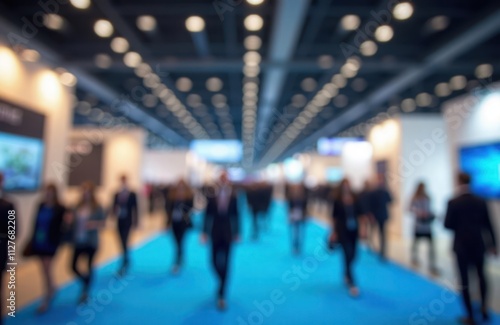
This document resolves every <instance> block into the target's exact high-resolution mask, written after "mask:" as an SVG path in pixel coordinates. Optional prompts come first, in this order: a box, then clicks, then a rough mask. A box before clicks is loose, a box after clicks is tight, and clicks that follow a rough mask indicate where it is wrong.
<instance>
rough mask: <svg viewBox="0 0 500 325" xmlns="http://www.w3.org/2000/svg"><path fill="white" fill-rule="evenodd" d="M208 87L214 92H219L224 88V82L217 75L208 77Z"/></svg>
mask: <svg viewBox="0 0 500 325" xmlns="http://www.w3.org/2000/svg"><path fill="white" fill-rule="evenodd" d="M206 86H207V89H208V90H210V91H212V92H217V91H220V90H221V89H222V86H223V83H222V80H220V79H219V78H216V77H212V78H209V79H207V82H206Z"/></svg>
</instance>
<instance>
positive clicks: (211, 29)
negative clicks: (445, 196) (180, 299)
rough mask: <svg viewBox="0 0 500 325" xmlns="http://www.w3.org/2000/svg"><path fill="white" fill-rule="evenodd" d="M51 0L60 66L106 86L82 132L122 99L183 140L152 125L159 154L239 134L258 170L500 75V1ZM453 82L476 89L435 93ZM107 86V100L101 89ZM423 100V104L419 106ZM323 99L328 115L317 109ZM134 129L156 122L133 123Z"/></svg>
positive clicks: (50, 33) (433, 106) (15, 3)
mask: <svg viewBox="0 0 500 325" xmlns="http://www.w3.org/2000/svg"><path fill="white" fill-rule="evenodd" d="M49 2H52V3H58V5H57V8H55V7H52V9H51V10H54V8H55V9H57V10H54V12H55V13H57V14H58V15H59V16H61V17H63V18H64V21H65V24H64V28H63V29H60V30H50V29H48V28H45V27H42V28H40V29H39V30H38V33H37V35H36V37H35V40H36V42H37V43H38V44H42V45H43V46H45V47H46V48H48V49H49V50H50V51H52V52H54V53H58V59H57V61H56V62H53V64H54V66H56V65H59V66H61V67H65V68H67V69H68V70H70V71H71V72H73V71H74V70H75V69H76V70H77V71H78V73H75V75H76V76H77V77H79V76H80V75H79V74H84V75H85V76H89V77H90V78H91V80H92V81H98V86H97V88H96V87H90V86H89V84H88V83H85V82H81V79H82V78H80V77H79V82H78V84H77V97H78V101H79V103H77V105H76V108H77V109H75V113H74V123H75V125H87V124H94V125H95V124H96V123H99V121H100V119H99V117H102V116H103V115H104V116H106V117H108V118H112V116H115V117H116V116H118V115H119V112H120V110H119V109H116V108H114V107H113V102H119V101H120V100H124V101H127V102H130V103H131V105H132V106H134V107H136V108H138V109H140V110H141V111H142V112H143V113H145V114H146V115H147V116H148V117H149V118H151V119H153V120H156V121H157V122H160V123H161V124H160V125H161V126H162V127H164V128H165V129H169V130H170V131H171V133H168V134H161V132H158V128H156V129H155V128H152V127H151V128H149V127H148V126H149V124H148V125H145V126H146V128H148V129H149V130H150V131H151V137H150V143H149V144H150V145H158V144H164V143H166V144H167V145H171V146H179V145H185V144H186V143H187V142H188V141H190V140H192V139H194V138H200V137H202V138H214V139H217V138H238V139H242V140H243V141H244V143H245V157H246V160H247V161H246V163H247V166H250V165H251V164H254V165H258V164H259V163H260V164H265V163H269V162H271V161H273V160H275V159H278V158H280V157H283V154H291V153H293V151H297V150H304V149H306V148H308V147H309V146H311V145H314V140H315V139H317V138H318V137H320V136H330V135H338V134H342V135H359V134H355V133H356V132H354V131H352V130H354V129H353V128H352V127H353V126H355V125H357V124H358V123H360V122H363V121H366V120H368V119H370V118H372V117H374V116H376V115H377V114H379V113H381V112H387V111H388V110H389V111H390V112H391V114H392V113H396V112H399V111H403V112H404V113H414V112H425V113H439V112H440V106H441V104H442V103H443V102H444V101H446V100H448V99H450V98H451V97H455V96H458V95H461V94H463V93H465V92H467V91H469V90H470V89H472V88H474V87H477V86H478V85H484V84H487V83H490V82H493V81H496V80H498V79H499V77H500V59H499V57H500V28H499V25H500V23H498V21H500V3H499V2H498V0H474V1H471V0H454V1H449V0H419V1H413V2H411V3H412V5H413V7H414V12H413V15H412V16H411V17H410V18H409V19H407V20H397V19H394V18H393V17H392V16H391V13H390V11H389V10H387V8H388V6H389V5H390V4H391V3H392V4H394V3H397V2H402V1H388V0H377V1H374V0H311V1H307V0H265V1H264V3H263V4H260V5H258V6H253V5H250V4H248V3H247V2H246V1H244V0H215V1H211V0H210V1H209V0H141V1H136V0H98V1H93V2H92V4H91V6H90V7H89V8H88V9H85V10H81V9H77V8H75V7H73V6H72V5H71V4H59V3H66V2H68V1H62V0H61V1H59V2H58V1H56V0H52V1H41V3H49ZM304 9H305V10H304ZM43 10H44V9H43V8H42V7H41V6H40V3H38V2H36V1H31V0H1V1H0V16H1V17H2V18H3V19H4V20H7V21H8V22H9V24H11V25H13V26H15V27H17V28H22V27H23V24H25V20H26V19H27V20H28V21H33V19H35V18H34V17H35V16H36V15H37V14H38V13H40V12H43ZM221 10H225V12H223V13H221ZM250 14H258V15H260V16H261V17H262V18H263V21H264V24H263V27H262V29H260V30H258V31H253V32H250V31H248V30H247V29H246V28H245V26H244V23H243V22H244V19H245V17H247V16H248V15H250ZM141 15H151V16H153V17H154V18H155V19H156V28H155V29H154V30H153V31H151V32H144V31H141V30H140V29H139V28H138V27H137V25H136V20H137V18H138V17H139V16H141ZM193 15H196V16H200V17H202V18H203V19H204V21H205V28H204V30H203V31H202V32H199V33H191V32H189V31H188V30H187V29H186V27H185V22H186V19H187V18H188V17H190V16H193ZM346 15H357V16H358V17H359V18H360V24H359V26H358V28H357V29H356V30H354V31H346V30H345V29H343V28H342V27H341V20H342V18H343V17H344V16H346ZM23 17H24V18H23ZM436 17H437V18H436ZM98 19H107V20H109V21H110V22H111V23H112V25H113V27H114V33H113V35H112V36H111V37H108V38H102V37H99V36H97V35H96V33H95V32H94V23H95V21H96V20H98ZM381 24H388V25H389V26H391V27H392V28H393V31H394V36H393V38H392V39H391V40H390V41H388V42H380V41H377V40H375V37H374V35H373V32H370V30H371V29H370V28H376V27H378V26H379V25H381ZM363 32H364V33H363ZM249 35H257V36H258V37H260V39H261V41H262V46H261V47H260V48H259V49H258V50H257V51H258V53H259V54H260V56H261V57H262V60H261V62H260V63H259V67H260V72H259V73H258V75H257V76H256V77H254V76H248V75H247V77H245V74H244V73H243V69H244V65H245V63H244V61H243V57H244V55H245V53H247V51H248V50H247V49H246V48H245V46H244V40H245V38H246V37H247V36H249ZM117 36H121V37H124V38H126V39H127V40H128V43H129V44H130V50H131V51H135V52H137V53H139V54H140V55H141V57H142V62H145V63H147V64H148V66H149V67H150V70H151V71H149V72H150V73H152V74H154V75H156V76H157V77H159V78H158V79H159V80H156V82H155V83H154V84H155V86H154V87H148V86H144V82H145V78H143V77H141V76H139V74H138V73H137V71H135V70H137V69H134V68H130V67H128V66H126V65H125V64H124V61H123V57H124V54H118V53H115V52H113V51H112V49H111V48H110V42H111V40H112V39H113V38H114V37H117ZM360 40H361V41H365V40H374V43H375V44H376V46H377V51H376V53H375V54H374V55H371V56H366V55H363V53H361V52H360V50H359V48H360V43H361V42H360ZM27 46H28V47H29V46H30V43H28V44H27ZM98 54H107V55H109V56H110V57H111V59H112V61H111V62H110V63H109V66H108V67H106V68H102V67H98V66H97V65H96V63H95V57H96V55H98ZM42 57H43V53H42ZM349 59H351V62H354V63H355V65H357V68H356V72H355V73H354V74H355V75H354V76H349V77H347V78H342V75H345V74H344V73H343V72H341V71H342V70H341V69H342V68H343V67H344V66H345V64H346V62H349V61H348V60H349ZM352 60H354V61H352ZM482 64H483V65H484V64H487V65H488V66H483V68H485V69H486V70H488V69H489V68H491V67H492V68H493V72H492V73H487V72H485V73H483V76H480V78H478V73H477V71H476V68H477V67H478V66H479V65H482ZM337 74H339V75H340V76H337V79H335V80H332V77H333V76H334V75H337ZM484 75H485V76H486V77H485V76H484ZM455 76H459V77H458V78H457V79H455V81H456V82H457V83H458V84H460V83H463V81H464V79H463V77H465V82H466V85H465V87H464V86H463V85H462V86H460V85H459V86H456V87H455V88H456V89H455V90H452V91H450V92H449V94H447V93H445V94H442V95H441V96H437V94H436V85H437V84H440V83H446V84H447V85H450V83H453V82H450V80H451V78H452V77H455ZM461 76H463V77H461ZM214 77H215V78H218V79H220V81H222V88H221V89H220V90H217V91H210V90H208V89H207V86H206V82H207V80H209V79H210V78H214ZM155 78H156V77H155ZM181 78H188V79H189V81H191V87H187V90H186V89H185V90H184V91H182V90H180V89H178V87H177V86H178V85H177V83H178V81H179V79H181ZM153 79H154V78H153ZM342 79H344V80H342ZM181 80H182V79H181ZM304 80H306V81H304ZM153 81H154V80H153ZM254 82H255V83H257V84H258V89H257V90H258V101H257V103H256V107H255V108H256V109H255V111H256V112H255V114H254V115H253V116H252V112H248V115H244V114H243V112H244V111H245V110H246V109H248V111H251V110H252V109H251V107H252V104H250V105H247V104H245V105H246V106H250V108H244V106H245V105H244V104H243V99H244V92H243V89H244V85H245V84H247V83H254ZM344 83H345V85H344ZM158 85H161V86H160V88H158V89H156V86H158ZM325 85H326V86H325ZM332 85H333V86H332ZM445 86H446V85H445ZM249 87H250V85H249ZM324 87H326V88H328V87H330V88H329V89H332V88H335V89H334V92H335V94H334V95H333V98H331V96H332V95H330V96H328V97H327V98H326V101H325V102H323V103H318V102H314V101H313V99H314V98H317V96H318V92H319V93H321V92H320V91H321V89H324ZM104 88H105V89H106V90H109V91H108V93H107V95H108V96H104V95H103V94H102V92H100V91H99V90H101V89H104ZM165 88H166V89H169V94H168V95H167V96H166V97H164V98H163V99H167V98H170V100H171V102H170V104H172V106H176V107H177V108H176V109H172V108H171V107H170V106H169V105H170V104H167V103H166V100H162V98H161V96H160V93H161V90H164V89H165ZM452 88H453V87H452ZM96 89H97V90H96ZM254 93H255V92H254ZM323 93H324V92H323ZM109 94H112V95H113V96H115V97H116V98H117V99H116V100H115V101H113V99H112V96H111V97H110V96H109ZM419 94H420V95H421V96H420V100H417V104H416V105H415V101H413V99H416V98H418V97H417V95H419ZM422 94H423V95H422ZM172 95H173V97H172ZM214 96H215V97H214ZM118 98H119V99H120V100H118ZM172 98H173V99H172ZM405 99H406V102H405V103H406V104H402V103H403V102H404V101H405ZM82 101H83V102H88V103H90V108H92V109H90V108H89V107H88V105H87V104H86V103H84V105H83V106H82V103H81V102H82ZM319 102H321V100H319ZM311 103H313V104H312V105H313V106H315V107H318V108H317V109H316V108H315V107H312V108H311V107H310V108H311V109H310V111H307V109H306V108H307V107H308V106H311ZM179 106H180V107H181V109H180V110H178V107H179ZM82 107H83V108H82ZM304 107H306V108H304ZM78 108H79V109H78ZM96 109H97V111H96ZM301 114H302V115H301ZM254 116H255V118H254ZM183 120H184V121H183ZM127 121H130V122H132V123H137V124H146V123H145V122H144V123H143V122H142V120H141V118H139V117H136V118H134V115H133V114H132V115H130V116H127ZM246 124H247V126H246V128H248V129H250V132H247V135H245V130H244V129H245V125H246ZM254 129H255V133H253V136H252V132H251V130H254ZM248 133H249V134H250V135H249V134H248ZM172 135H175V136H172Z"/></svg>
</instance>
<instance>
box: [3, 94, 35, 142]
mask: <svg viewBox="0 0 500 325" xmlns="http://www.w3.org/2000/svg"><path fill="white" fill-rule="evenodd" d="M44 126H45V116H44V115H42V114H39V113H36V112H33V111H31V110H29V109H27V108H24V107H22V106H19V105H16V104H12V103H9V102H6V101H5V100H1V99H0V132H4V133H11V134H17V135H21V136H25V137H30V138H38V139H43V131H44Z"/></svg>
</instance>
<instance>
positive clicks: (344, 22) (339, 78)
mask: <svg viewBox="0 0 500 325" xmlns="http://www.w3.org/2000/svg"><path fill="white" fill-rule="evenodd" d="M413 12H414V7H413V5H412V4H411V3H410V2H406V1H405V2H400V3H398V4H397V5H395V6H394V8H393V10H392V17H393V18H395V19H397V20H400V21H403V20H407V19H409V18H410V17H411V16H412V15H413ZM434 19H437V21H438V22H439V21H441V24H438V23H435V22H434V24H435V25H436V27H439V28H441V29H444V28H446V27H447V24H445V23H442V22H443V21H444V18H443V17H437V18H436V17H434V18H433V19H432V20H434ZM360 25H361V19H360V17H359V16H357V15H346V16H344V17H342V19H341V20H340V27H341V28H342V29H343V30H345V31H355V30H358V29H359V28H360ZM445 25H446V26H445ZM436 29H437V28H436ZM373 37H374V39H375V40H376V41H378V42H380V43H385V42H389V41H390V40H392V39H393V37H394V30H393V28H392V27H391V26H390V25H388V24H381V25H379V26H378V27H377V28H376V29H375V31H374V34H373ZM377 50H378V45H377V43H375V42H374V41H373V40H370V39H368V40H365V41H364V42H362V43H361V44H360V45H359V52H360V53H361V54H362V55H363V56H367V57H369V56H373V55H375V54H376V52H377ZM325 57H326V56H325ZM330 62H333V58H332V59H331V60H330ZM318 63H319V61H318ZM331 65H332V66H333V64H331ZM360 69H361V59H360V58H358V57H356V56H352V57H350V58H348V59H347V60H346V62H345V63H344V64H343V65H342V67H341V68H340V73H338V74H335V75H334V76H333V77H332V79H331V81H330V82H329V83H327V84H325V85H324V86H323V88H322V89H321V90H319V91H318V92H317V93H316V95H315V96H314V97H313V99H312V100H311V101H310V102H309V103H307V104H306V106H305V108H304V110H303V111H302V112H301V113H300V114H299V115H298V116H297V117H296V118H295V119H294V120H293V122H292V123H290V124H289V125H288V127H287V129H286V130H285V132H284V133H282V134H281V136H280V137H279V138H278V140H277V141H276V142H275V143H274V144H273V146H272V147H271V148H270V150H269V151H268V152H266V154H265V155H264V157H263V159H262V162H264V163H268V162H272V161H273V160H274V159H276V158H278V156H279V155H280V154H281V153H282V152H284V150H285V149H286V148H287V147H288V146H289V145H290V144H291V143H292V142H293V141H294V140H295V139H296V138H297V137H298V136H299V134H300V133H301V132H302V130H304V129H305V128H306V127H307V125H308V124H309V123H310V122H311V121H312V120H313V119H314V118H315V117H316V115H317V114H318V113H319V112H321V111H322V110H323V109H324V108H325V107H326V106H327V105H328V104H329V102H330V100H331V101H332V102H333V104H334V105H335V106H336V107H345V106H347V104H348V98H347V96H345V95H343V94H339V91H340V89H342V88H344V87H345V86H346V85H347V80H348V79H351V78H354V77H355V76H356V75H357V73H358V72H359V70H360ZM354 80H356V83H355V84H354V82H353V84H352V85H351V87H352V88H353V89H355V90H356V89H358V90H359V91H363V90H364V89H366V86H367V85H366V81H365V80H364V79H360V78H357V79H354ZM301 87H302V89H303V90H304V91H306V92H312V91H314V90H315V89H316V87H317V83H316V81H315V80H314V79H312V78H306V79H304V80H303V81H302V83H301ZM358 90H356V91H358ZM296 96H297V95H296ZM421 97H422V96H421ZM295 98H296V99H295V100H296V101H300V102H301V104H302V101H301V100H297V98H298V97H295ZM301 99H302V98H301ZM295 104H297V102H296V103H295ZM292 105H294V102H293V98H292Z"/></svg>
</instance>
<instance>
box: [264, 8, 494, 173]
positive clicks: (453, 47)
mask: <svg viewBox="0 0 500 325" xmlns="http://www.w3.org/2000/svg"><path fill="white" fill-rule="evenodd" d="M499 30H500V9H498V8H495V9H488V10H485V11H484V12H483V13H482V14H481V15H479V17H478V18H477V19H476V20H475V23H474V24H473V25H470V26H468V28H467V29H465V30H464V31H463V32H462V33H460V34H458V35H457V36H456V37H455V38H453V39H451V41H449V42H447V43H445V44H444V45H442V46H441V47H439V48H437V49H436V50H434V51H433V52H432V53H430V54H429V55H427V56H426V57H425V58H424V59H423V60H422V62H421V64H419V65H417V66H415V67H412V68H408V69H406V70H405V71H403V72H402V73H400V74H399V75H397V76H396V77H394V78H392V79H391V80H390V81H388V82H387V83H385V84H384V85H382V86H381V87H379V88H378V89H376V90H374V91H373V92H371V93H370V94H369V95H367V96H366V97H365V98H364V99H363V100H362V101H360V102H359V103H357V104H356V105H354V106H352V107H350V108H349V109H347V110H346V111H345V112H344V113H342V114H340V115H339V116H338V117H337V118H335V119H333V120H332V121H330V122H329V123H327V124H326V125H324V126H323V127H322V128H320V129H319V130H317V131H316V132H314V133H313V134H312V135H310V136H308V137H307V138H305V139H303V140H301V141H299V142H298V143H296V144H295V145H293V146H291V147H289V148H287V147H281V148H278V150H276V152H277V154H276V155H274V157H270V158H269V159H268V161H261V162H260V165H261V166H262V165H266V164H268V163H271V162H272V161H274V160H276V159H277V158H283V157H286V156H288V155H290V154H292V153H295V152H299V151H301V150H303V149H304V148H306V147H307V146H309V145H312V144H314V143H315V142H316V141H317V140H318V139H319V138H321V137H324V136H330V135H332V134H336V133H338V132H341V131H342V130H344V129H345V128H346V127H347V126H349V125H350V124H351V123H353V122H355V121H357V120H359V119H360V118H362V117H364V116H366V115H367V114H369V113H370V111H371V110H372V109H373V108H374V107H377V106H379V105H382V104H383V103H385V102H386V101H388V100H389V99H390V98H391V97H392V96H394V95H397V94H398V93H400V92H401V91H404V90H405V89H407V88H408V87H411V86H412V85H414V84H416V83H418V82H419V81H421V80H423V79H424V78H426V77H427V76H429V75H432V74H433V73H435V71H436V69H437V68H439V67H440V66H442V65H447V64H450V62H451V61H453V60H454V59H456V58H457V57H460V56H461V55H462V54H464V53H466V52H467V51H469V50H471V49H473V48H474V47H475V46H477V45H479V44H481V43H482V42H484V41H486V40H488V39H489V38H490V37H492V36H493V35H495V34H496V33H498V31H499ZM272 149H273V148H271V149H270V150H272ZM266 160H267V159H266Z"/></svg>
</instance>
